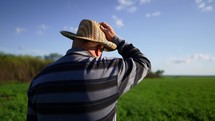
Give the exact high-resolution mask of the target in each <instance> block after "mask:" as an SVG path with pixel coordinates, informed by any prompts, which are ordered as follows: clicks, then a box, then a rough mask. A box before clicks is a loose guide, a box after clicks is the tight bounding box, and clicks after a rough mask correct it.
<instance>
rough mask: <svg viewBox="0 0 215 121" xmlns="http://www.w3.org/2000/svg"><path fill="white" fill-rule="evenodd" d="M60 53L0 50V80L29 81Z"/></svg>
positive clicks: (150, 76)
mask: <svg viewBox="0 0 215 121" xmlns="http://www.w3.org/2000/svg"><path fill="white" fill-rule="evenodd" d="M60 57H62V55H60V54H57V53H51V54H49V55H45V56H30V55H13V54H5V53H3V52H0V82H7V81H17V82H29V81H31V80H32V79H33V77H34V76H36V74H38V73H39V72H40V71H41V70H42V69H43V68H44V67H46V66H47V65H48V64H50V63H52V62H54V61H55V60H57V59H58V58H60ZM163 72H164V71H162V70H158V71H156V72H149V74H148V76H147V78H157V77H161V76H162V74H163Z"/></svg>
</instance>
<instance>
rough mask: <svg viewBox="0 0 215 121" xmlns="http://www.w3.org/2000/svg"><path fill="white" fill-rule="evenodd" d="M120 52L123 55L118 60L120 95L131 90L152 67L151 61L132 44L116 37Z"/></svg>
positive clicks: (115, 40) (114, 40) (115, 41)
mask: <svg viewBox="0 0 215 121" xmlns="http://www.w3.org/2000/svg"><path fill="white" fill-rule="evenodd" d="M113 42H114V43H115V44H116V45H117V50H118V53H119V54H120V55H121V56H122V59H119V62H118V71H119V72H118V80H117V81H118V86H119V93H120V95H122V94H124V93H126V92H127V91H129V90H130V89H131V88H132V87H133V86H135V85H137V84H138V83H139V82H140V81H142V80H143V78H144V77H145V76H146V75H147V73H148V72H149V70H150V69H151V63H150V61H149V60H148V59H147V58H146V57H145V56H144V54H143V53H142V52H141V51H140V50H139V49H138V48H136V47H134V46H133V45H132V44H129V43H127V42H125V40H122V39H120V38H119V37H115V38H114V39H113Z"/></svg>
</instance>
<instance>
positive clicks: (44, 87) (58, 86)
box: [26, 38, 151, 121]
mask: <svg viewBox="0 0 215 121" xmlns="http://www.w3.org/2000/svg"><path fill="white" fill-rule="evenodd" d="M113 42H114V43H116V44H117V50H118V53H119V54H120V55H121V56H122V58H105V57H104V58H102V57H100V58H94V57H92V56H91V55H90V54H89V53H88V51H85V50H81V49H70V50H68V51H67V53H66V55H65V56H63V57H62V58H60V59H59V60H57V61H56V62H54V63H52V64H50V65H49V66H47V67H46V68H45V69H43V70H42V71H41V72H40V73H39V74H38V75H37V76H36V77H35V78H34V79H33V80H32V82H31V84H30V86H29V89H28V113H27V119H26V120H27V121H115V120H116V106H117V100H118V98H119V96H121V95H122V94H124V93H125V92H127V91H129V90H130V89H131V88H132V87H133V86H135V85H136V84H138V83H139V82H140V81H141V80H143V78H144V77H145V76H146V74H147V73H148V71H149V70H150V68H151V65H150V61H149V60H148V59H147V58H146V57H145V56H144V55H143V54H142V53H141V52H140V51H139V49H137V48H135V47H134V46H133V45H132V44H128V43H126V42H125V41H124V40H121V39H119V38H115V39H114V40H113Z"/></svg>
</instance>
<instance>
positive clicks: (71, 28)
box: [63, 26, 78, 33]
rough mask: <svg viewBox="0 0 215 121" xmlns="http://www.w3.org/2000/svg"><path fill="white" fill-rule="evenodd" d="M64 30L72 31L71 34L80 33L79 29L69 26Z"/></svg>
mask: <svg viewBox="0 0 215 121" xmlns="http://www.w3.org/2000/svg"><path fill="white" fill-rule="evenodd" d="M63 30H66V31H71V32H74V33H76V32H77V31H78V27H72V26H71V27H69V26H64V27H63Z"/></svg>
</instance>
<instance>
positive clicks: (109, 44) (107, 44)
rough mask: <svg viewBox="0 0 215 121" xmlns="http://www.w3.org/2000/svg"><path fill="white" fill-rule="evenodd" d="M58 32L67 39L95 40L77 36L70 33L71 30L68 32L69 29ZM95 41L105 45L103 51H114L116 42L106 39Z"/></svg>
mask: <svg viewBox="0 0 215 121" xmlns="http://www.w3.org/2000/svg"><path fill="white" fill-rule="evenodd" d="M60 33H61V34H62V35H63V36H65V37H67V38H69V39H72V40H75V39H83V40H88V41H92V42H95V41H94V40H92V39H91V38H87V37H80V36H77V35H76V34H75V33H72V32H69V31H60ZM97 43H100V44H101V45H103V46H104V47H105V49H104V51H114V50H116V48H117V46H116V44H114V43H113V42H110V41H106V42H105V43H104V42H97Z"/></svg>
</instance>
